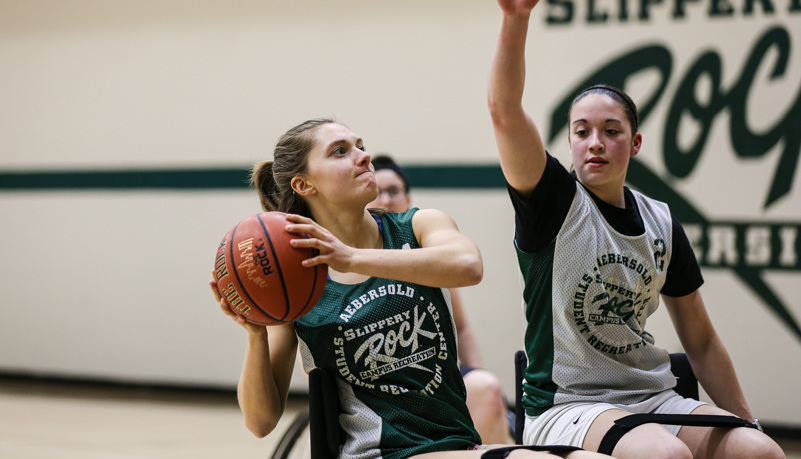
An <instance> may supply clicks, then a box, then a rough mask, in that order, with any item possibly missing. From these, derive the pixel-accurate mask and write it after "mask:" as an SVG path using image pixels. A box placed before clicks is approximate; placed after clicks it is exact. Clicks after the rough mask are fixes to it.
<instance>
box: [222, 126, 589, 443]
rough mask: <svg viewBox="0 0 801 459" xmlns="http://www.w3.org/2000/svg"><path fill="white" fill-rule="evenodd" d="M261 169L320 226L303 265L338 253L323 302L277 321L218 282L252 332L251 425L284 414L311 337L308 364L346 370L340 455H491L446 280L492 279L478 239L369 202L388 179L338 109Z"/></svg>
mask: <svg viewBox="0 0 801 459" xmlns="http://www.w3.org/2000/svg"><path fill="white" fill-rule="evenodd" d="M253 182H254V185H255V186H256V189H257V191H258V192H259V195H260V198H261V202H262V207H263V208H264V209H265V210H279V211H283V212H288V213H290V214H291V216H290V217H289V219H290V220H291V221H292V222H293V223H292V224H289V225H287V231H289V232H292V233H296V234H305V235H308V236H309V237H308V238H307V239H301V240H295V241H293V242H292V243H293V245H296V246H298V247H311V248H314V249H316V250H318V251H319V254H318V255H317V256H315V257H313V258H310V259H308V260H305V261H304V264H306V265H307V266H314V265H317V264H321V263H324V264H327V265H328V272H329V276H330V277H329V281H328V283H327V284H326V287H325V291H324V292H323V297H322V298H321V300H320V301H319V302H318V303H317V305H316V306H315V307H314V308H313V309H312V311H310V312H309V313H308V314H307V315H306V316H304V317H302V318H300V319H298V320H296V321H295V322H293V323H290V324H286V325H277V326H271V327H264V326H257V325H253V324H250V323H247V322H245V321H244V320H243V319H242V317H240V316H238V315H237V314H235V313H234V312H233V311H232V310H231V308H230V307H229V305H228V304H227V302H226V301H225V300H224V299H220V298H219V294H216V288H215V287H216V286H215V285H214V282H213V281H212V282H211V286H212V291H213V292H215V296H216V297H217V299H218V301H219V302H220V307H221V308H222V310H223V312H224V313H225V314H227V315H229V316H230V317H231V318H232V319H233V320H234V321H236V322H237V323H238V324H239V325H241V326H242V327H243V328H244V329H245V330H246V331H247V348H246V351H245V361H244V365H243V370H242V375H241V378H240V381H239V386H238V390H237V394H238V399H239V404H240V407H241V409H242V411H243V413H244V416H245V424H246V426H247V427H248V429H250V430H251V432H253V433H254V434H255V435H256V436H259V437H263V436H265V435H267V434H269V433H270V432H271V431H272V430H273V429H274V428H275V426H276V425H277V423H278V420H279V419H280V418H281V415H282V414H283V411H284V407H285V404H286V400H287V393H288V390H289V383H290V379H291V376H292V368H293V366H294V361H295V356H296V354H297V349H298V346H299V345H300V351H301V355H302V360H303V364H304V368H305V369H306V370H307V371H310V370H311V369H312V368H322V369H325V370H327V371H329V372H330V373H331V374H333V375H334V376H336V378H335V379H336V381H337V386H338V389H339V395H340V404H341V407H342V410H341V415H340V425H341V426H342V428H343V429H344V430H345V432H346V440H345V444H344V446H343V448H342V452H341V457H359V458H373V457H386V458H393V459H394V458H397V459H400V458H407V457H431V456H433V455H436V457H465V458H467V457H475V458H478V457H481V456H482V454H488V452H486V451H483V450H482V449H483V447H482V446H481V445H480V443H481V440H480V438H479V436H478V434H477V433H476V431H475V429H474V428H473V424H472V421H471V420H470V415H469V413H468V410H467V406H466V404H465V388H464V384H463V382H462V380H461V375H460V374H459V368H458V358H457V356H456V335H455V330H454V327H453V319H452V311H451V309H450V304H449V300H448V296H447V293H446V291H447V288H449V287H462V286H466V285H473V284H476V283H477V282H479V281H480V280H481V277H482V275H483V267H482V261H481V255H480V253H479V250H478V248H477V247H476V245H475V244H474V243H473V242H472V241H471V240H470V239H469V238H467V237H466V236H464V235H462V234H461V233H460V232H459V231H458V229H457V227H456V225H455V224H454V222H453V220H451V219H450V218H449V217H448V216H447V215H445V214H444V213H442V212H440V211H437V210H419V211H418V210H417V209H412V210H410V211H408V212H406V213H401V214H380V213H379V214H374V213H371V212H369V211H367V210H366V208H365V206H366V204H367V203H369V202H370V201H372V200H373V199H375V197H376V194H377V191H378V190H377V186H376V180H375V174H374V170H373V167H372V165H371V164H370V155H369V154H368V153H367V152H366V151H365V148H364V144H363V142H362V139H361V138H359V137H358V136H357V135H356V134H354V133H353V132H351V131H350V130H349V129H348V128H346V127H345V126H343V125H341V124H338V123H335V122H333V121H332V120H329V119H315V120H309V121H307V122H304V123H301V124H300V125H298V126H296V127H294V128H292V129H290V130H289V131H288V132H287V133H286V134H284V135H283V136H282V137H281V138H280V139H279V141H278V143H277V145H276V149H275V152H274V161H266V162H264V163H261V164H259V165H257V166H256V167H255V168H254V170H253ZM490 451H493V452H499V451H500V452H505V451H504V450H503V449H495V450H490ZM512 454H514V456H515V457H517V456H519V457H523V456H529V457H548V456H549V454H548V453H542V452H535V451H530V450H521V451H515V452H513V453H512ZM562 454H565V455H566V456H563V457H568V456H569V457H571V458H579V457H595V456H596V453H589V452H586V451H565V452H564V453H562ZM488 457H492V454H490V456H488Z"/></svg>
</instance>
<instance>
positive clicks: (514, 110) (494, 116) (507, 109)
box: [487, 96, 525, 130]
mask: <svg viewBox="0 0 801 459" xmlns="http://www.w3.org/2000/svg"><path fill="white" fill-rule="evenodd" d="M487 107H488V108H489V114H490V119H491V120H492V126H493V127H494V128H495V129H496V130H503V129H504V128H505V127H506V126H508V125H509V124H510V121H511V120H514V119H519V118H520V117H524V116H525V112H524V111H523V106H522V105H521V104H519V103H518V104H509V103H503V102H501V101H499V100H497V99H495V98H493V97H492V96H490V97H488V98H487Z"/></svg>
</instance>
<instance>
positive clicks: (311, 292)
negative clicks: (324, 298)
mask: <svg viewBox="0 0 801 459" xmlns="http://www.w3.org/2000/svg"><path fill="white" fill-rule="evenodd" d="M319 253H320V252H319V251H318V250H316V249H312V254H313V255H314V256H317V255H318V254H319ZM319 270H320V265H316V266H315V267H314V277H313V278H312V283H311V289H310V290H309V297H308V298H307V299H306V304H305V305H303V309H301V310H300V311H299V312H298V313H297V314H295V317H293V318H292V320H295V319H297V318H298V317H301V316H304V315H306V313H307V312H309V310H310V309H311V308H310V306H314V305H315V304H317V302H316V301H314V302H313V301H312V300H313V299H314V295H315V293H316V292H317V288H316V287H317V278H318V276H319V274H320V273H319ZM324 288H325V284H323V289H324ZM320 293H321V294H322V292H320Z"/></svg>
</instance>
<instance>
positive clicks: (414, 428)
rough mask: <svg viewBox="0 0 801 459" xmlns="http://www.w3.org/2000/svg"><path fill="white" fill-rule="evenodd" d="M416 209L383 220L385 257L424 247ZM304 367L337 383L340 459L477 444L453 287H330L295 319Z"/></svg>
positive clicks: (371, 282) (377, 282)
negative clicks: (461, 367)
mask: <svg viewBox="0 0 801 459" xmlns="http://www.w3.org/2000/svg"><path fill="white" fill-rule="evenodd" d="M416 211H417V209H416V208H415V209H412V210H410V211H408V212H405V213H399V214H384V215H380V216H377V221H379V222H380V223H379V227H380V228H381V231H382V235H383V238H384V249H408V250H414V249H417V248H419V244H418V242H417V239H416V238H415V235H414V231H413V229H412V217H413V216H414V214H415V212H416ZM295 330H296V333H297V335H298V339H299V343H300V350H301V356H302V358H303V366H304V369H305V370H306V371H307V372H309V371H311V369H312V368H322V369H325V370H327V371H328V372H330V373H331V374H333V375H335V376H336V378H335V379H336V380H337V386H338V389H339V398H340V405H341V407H340V408H341V414H340V424H341V425H342V428H343V430H344V431H345V433H346V437H347V438H346V441H345V444H344V446H343V448H342V454H341V457H344V458H377V457H383V458H391V459H395V458H405V457H409V456H412V455H415V454H421V453H427V452H433V451H447V450H463V449H468V448H472V447H473V446H474V445H476V444H479V443H481V439H480V438H479V436H478V434H477V433H476V431H475V428H474V427H473V422H472V420H471V418H470V413H469V412H468V410H467V405H466V402H465V398H466V392H465V386H464V382H463V380H462V376H461V373H460V372H459V362H458V357H457V354H456V329H455V326H454V323H453V314H452V309H451V303H450V295H449V293H448V290H447V289H441V288H433V287H426V286H423V285H418V284H413V283H409V282H400V281H395V280H392V279H381V278H375V277H371V278H369V279H367V280H366V281H364V282H362V283H359V284H353V285H348V284H340V283H337V282H334V281H332V280H330V279H329V280H328V283H327V284H326V286H325V291H324V292H323V296H322V298H321V299H320V301H319V302H318V303H317V305H316V306H315V307H314V308H313V309H312V310H311V311H310V312H309V313H308V314H306V315H305V316H304V317H302V318H300V319H298V320H296V321H295Z"/></svg>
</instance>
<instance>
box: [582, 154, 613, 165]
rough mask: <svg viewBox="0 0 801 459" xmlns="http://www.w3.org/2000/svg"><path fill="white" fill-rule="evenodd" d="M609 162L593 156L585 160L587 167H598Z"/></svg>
mask: <svg viewBox="0 0 801 459" xmlns="http://www.w3.org/2000/svg"><path fill="white" fill-rule="evenodd" d="M608 162H609V161H607V160H605V159H603V158H601V157H600V156H593V157H591V158H589V159H588V160H587V165H588V166H590V167H600V166H603V165H604V164H607V163H608Z"/></svg>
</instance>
